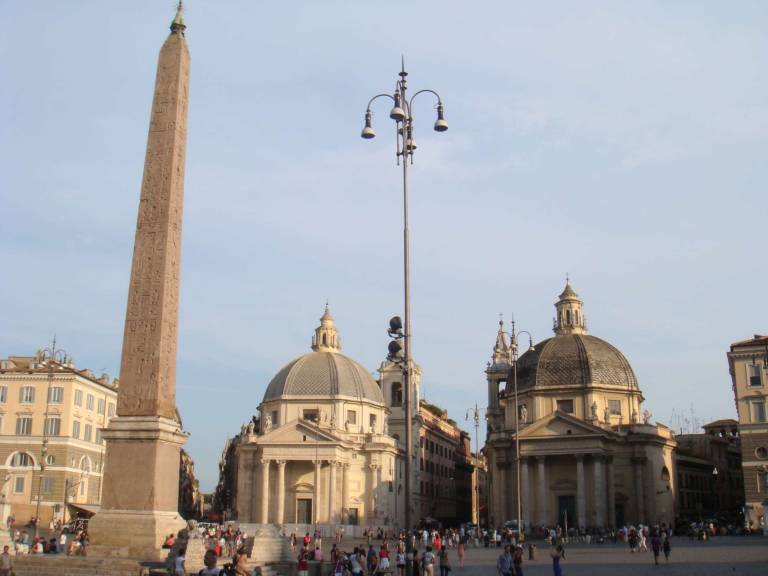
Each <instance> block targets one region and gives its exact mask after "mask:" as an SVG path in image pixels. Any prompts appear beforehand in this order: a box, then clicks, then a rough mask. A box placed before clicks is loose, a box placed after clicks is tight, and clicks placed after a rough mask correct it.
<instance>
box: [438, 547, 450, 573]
mask: <svg viewBox="0 0 768 576" xmlns="http://www.w3.org/2000/svg"><path fill="white" fill-rule="evenodd" d="M450 572H451V559H450V557H449V556H448V549H447V548H443V549H442V550H440V576H449V574H450Z"/></svg>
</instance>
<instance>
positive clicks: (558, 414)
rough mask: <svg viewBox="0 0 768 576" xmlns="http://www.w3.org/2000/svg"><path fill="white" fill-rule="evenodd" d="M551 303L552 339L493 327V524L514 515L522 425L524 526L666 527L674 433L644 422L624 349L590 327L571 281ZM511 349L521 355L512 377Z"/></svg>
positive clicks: (671, 494) (490, 369)
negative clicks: (532, 340) (525, 338)
mask: <svg viewBox="0 0 768 576" xmlns="http://www.w3.org/2000/svg"><path fill="white" fill-rule="evenodd" d="M555 308H556V316H555V321H554V332H555V335H554V337H552V338H548V339H546V340H544V341H542V342H539V343H537V344H535V345H532V346H525V345H524V343H521V342H520V338H519V335H518V337H517V338H515V339H511V338H509V337H508V335H507V333H506V332H505V331H504V326H503V322H500V323H499V324H500V325H499V331H498V334H497V336H496V344H495V346H494V348H493V356H492V361H491V362H489V364H488V367H487V369H486V376H487V381H488V411H487V420H488V438H487V442H486V451H487V458H488V473H489V490H488V492H489V511H490V512H489V513H490V516H489V520H490V522H491V523H492V524H495V525H496V526H499V525H501V524H503V523H504V522H506V521H509V520H515V519H516V518H517V515H518V505H517V493H518V490H517V486H518V467H517V460H516V438H515V433H516V431H517V430H518V429H519V432H518V433H519V446H520V469H519V479H520V496H521V498H520V501H521V510H520V512H521V520H522V523H523V525H524V527H525V529H526V530H531V529H535V528H540V527H542V526H546V527H554V526H556V525H560V526H562V527H565V526H566V525H567V526H568V527H583V528H593V529H594V528H607V527H619V526H623V525H625V524H637V523H657V522H658V523H661V522H667V523H668V524H669V523H672V522H673V521H674V504H675V502H674V497H675V492H676V484H675V478H674V467H673V450H674V448H675V445H676V442H675V440H674V437H673V434H672V431H671V430H670V429H669V428H667V427H666V426H663V425H661V424H652V423H651V422H650V416H651V415H650V413H649V412H648V411H647V410H643V409H642V403H643V400H644V398H643V394H642V392H641V391H640V387H639V385H638V382H637V378H636V377H635V373H634V371H633V370H632V366H631V365H630V364H629V362H628V361H627V359H626V358H625V357H624V355H623V354H622V353H621V351H619V350H618V349H617V348H616V347H614V346H612V345H611V344H609V343H608V342H606V341H605V340H602V339H600V338H597V337H596V336H591V335H589V334H588V333H587V321H586V318H585V316H584V311H583V302H582V301H581V300H580V299H579V296H578V294H577V293H576V292H575V291H574V289H573V287H572V286H571V284H570V282H567V283H566V286H565V289H564V290H563V292H562V293H561V294H560V296H559V298H558V301H557V303H556V304H555ZM512 332H513V333H514V326H513V329H512ZM516 346H520V348H521V349H520V352H523V351H524V353H523V354H522V355H520V356H519V358H518V362H517V372H516V378H515V371H514V366H513V359H514V358H515V357H516V355H517V352H518V350H517V349H516ZM526 348H527V351H525V349H526ZM515 380H516V382H517V403H515ZM516 405H517V410H516V409H515V406H516Z"/></svg>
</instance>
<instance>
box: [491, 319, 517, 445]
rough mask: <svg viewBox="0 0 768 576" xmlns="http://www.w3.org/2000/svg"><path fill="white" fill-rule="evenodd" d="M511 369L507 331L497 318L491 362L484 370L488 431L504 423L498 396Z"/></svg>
mask: <svg viewBox="0 0 768 576" xmlns="http://www.w3.org/2000/svg"><path fill="white" fill-rule="evenodd" d="M511 369H512V348H511V347H510V343H509V339H508V338H507V333H506V332H505V331H504V320H499V330H498V332H497V333H496V343H495V344H494V346H493V355H492V356H491V362H489V363H488V366H487V368H486V370H485V375H486V379H487V381H488V408H487V412H486V420H487V421H488V431H489V432H493V431H497V430H501V428H502V426H503V425H504V408H503V407H502V406H501V402H500V401H499V396H500V394H501V393H502V392H503V389H504V388H506V384H507V380H508V379H509V371H510V370H511Z"/></svg>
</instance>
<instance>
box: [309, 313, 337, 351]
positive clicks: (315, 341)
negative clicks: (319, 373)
mask: <svg viewBox="0 0 768 576" xmlns="http://www.w3.org/2000/svg"><path fill="white" fill-rule="evenodd" d="M312 350H314V351H315V352H338V351H339V350H341V337H340V336H339V333H338V332H337V331H336V327H335V326H334V325H333V316H331V311H330V310H329V309H328V303H326V304H325V312H324V313H323V316H322V318H320V326H318V327H317V328H315V335H314V336H312Z"/></svg>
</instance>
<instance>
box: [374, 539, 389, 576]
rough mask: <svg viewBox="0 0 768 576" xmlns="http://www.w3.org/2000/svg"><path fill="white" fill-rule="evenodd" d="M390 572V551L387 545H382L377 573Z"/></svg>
mask: <svg viewBox="0 0 768 576" xmlns="http://www.w3.org/2000/svg"><path fill="white" fill-rule="evenodd" d="M388 571H389V549H388V548H387V545H386V544H382V546H381V550H379V565H378V566H377V568H376V572H378V573H379V574H384V573H385V572H388Z"/></svg>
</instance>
